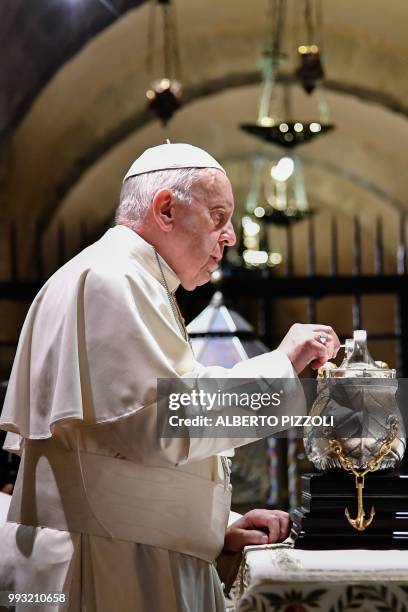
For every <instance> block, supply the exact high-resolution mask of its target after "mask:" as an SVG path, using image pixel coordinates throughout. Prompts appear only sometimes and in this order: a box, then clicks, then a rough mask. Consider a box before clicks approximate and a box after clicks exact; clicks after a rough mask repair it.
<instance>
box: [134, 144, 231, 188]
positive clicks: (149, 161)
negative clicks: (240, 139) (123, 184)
mask: <svg viewBox="0 0 408 612" xmlns="http://www.w3.org/2000/svg"><path fill="white" fill-rule="evenodd" d="M175 168H216V169H217V170H221V172H223V173H224V174H226V172H225V170H224V168H223V167H222V166H221V165H220V164H219V163H218V162H217V160H215V159H214V158H213V157H212V156H211V155H210V154H209V153H207V151H204V150H203V149H200V148H198V147H194V146H193V145H190V144H184V143H167V144H162V145H158V146H157V147H151V148H150V149H146V151H144V153H142V154H141V156H140V157H138V158H137V159H136V160H135V161H134V162H133V164H132V165H131V166H130V168H129V170H128V171H127V173H126V176H125V178H124V179H123V181H126V179H128V178H130V177H131V176H136V175H138V174H145V173H146V172H155V171H157V170H173V169H175Z"/></svg>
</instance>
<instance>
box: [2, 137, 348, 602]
mask: <svg viewBox="0 0 408 612" xmlns="http://www.w3.org/2000/svg"><path fill="white" fill-rule="evenodd" d="M233 210H234V200H233V194H232V190H231V184H230V182H229V180H228V178H227V176H226V173H225V171H224V169H223V168H222V167H221V166H220V164H219V163H218V162H217V161H216V160H215V159H214V158H213V157H211V156H210V155H209V154H208V153H207V152H205V151H203V150H201V149H199V148H197V147H194V146H191V145H188V144H165V145H159V146H156V147H153V148H151V149H148V150H146V151H145V152H144V153H143V154H142V155H141V156H140V157H139V158H138V159H136V161H135V162H134V163H133V164H132V166H131V167H130V169H129V171H128V173H127V174H126V176H125V179H124V182H123V187H122V191H121V195H120V203H119V206H118V209H117V212H116V222H115V225H114V227H113V228H111V229H109V230H108V231H107V232H106V233H105V234H104V235H103V236H102V238H101V239H100V240H98V241H97V242H96V243H94V244H92V245H91V246H89V247H88V248H86V249H85V250H83V251H82V252H81V253H79V254H78V255H77V256H76V257H74V258H73V259H72V260H70V261H69V262H68V263H66V264H65V265H64V266H63V267H62V268H60V269H59V270H58V271H57V272H56V273H55V274H54V275H53V276H52V277H51V278H50V279H49V280H48V281H47V282H46V284H45V285H44V286H43V288H42V289H41V291H40V292H39V293H38V295H37V296H36V298H35V299H34V302H33V304H32V305H31V307H30V310H29V312H28V314H27V317H26V320H25V322H24V326H23V329H22V332H21V336H20V340H19V344H18V348H17V352H16V357H15V361H14V365H13V369H12V373H11V376H10V382H9V386H8V392H7V396H6V400H5V403H4V408H3V412H2V415H1V421H0V425H1V427H2V428H3V429H5V430H6V431H7V432H8V434H7V437H6V442H5V448H6V449H7V450H9V451H10V452H14V453H17V454H19V455H21V463H20V469H19V473H18V478H17V482H16V485H15V488H14V492H13V496H12V500H11V505H10V510H9V513H8V520H7V522H6V523H5V524H4V525H3V526H2V527H1V528H0V541H1V552H0V590H9V591H17V592H20V593H32V592H35V593H51V594H55V593H63V594H64V596H65V597H66V598H67V599H68V607H67V606H65V603H66V602H65V603H61V600H59V601H60V603H59V604H57V607H55V605H54V606H53V607H48V605H47V604H44V606H43V607H42V608H41V609H42V610H48V609H50V610H56V609H58V605H60V606H61V610H62V609H65V610H71V611H79V610H87V612H94V611H95V612H96V611H97V612H114V611H116V610H123V611H128V610H129V611H130V610H134V611H135V612H179V611H180V612H221V611H222V610H224V598H223V592H222V588H221V583H220V580H219V578H218V574H217V570H216V567H215V560H216V558H217V557H218V556H219V555H220V553H223V554H224V557H225V556H228V555H233V553H235V552H239V551H240V550H241V549H242V548H243V546H244V545H246V544H262V543H267V542H269V543H272V542H277V541H281V540H282V539H284V538H285V537H286V535H287V533H288V526H289V517H288V515H287V514H286V513H284V512H280V511H266V510H253V511H251V512H249V513H248V514H247V515H245V516H244V517H242V518H240V519H239V520H238V521H236V522H235V523H233V524H232V525H230V526H229V527H227V525H228V517H229V509H230V498H231V492H230V489H231V487H230V485H229V461H228V459H227V458H226V456H225V452H226V451H227V449H229V448H231V447H237V446H240V445H242V444H245V443H247V442H249V440H246V439H242V438H239V439H234V438H229V439H227V440H226V439H221V438H219V439H217V438H214V439H211V438H206V439H197V438H191V439H190V438H172V439H170V438H159V437H158V436H157V435H156V428H155V423H156V417H157V403H156V384H157V379H158V378H180V377H188V378H197V379H199V378H208V377H221V378H229V377H230V378H248V377H252V378H258V377H262V378H278V377H282V378H290V377H296V376H297V374H298V373H299V372H301V371H302V370H303V368H304V367H305V366H306V365H307V364H309V363H311V364H312V367H315V368H318V367H320V366H321V365H323V364H324V363H325V362H326V361H328V360H329V359H331V358H332V357H334V356H335V355H336V353H337V350H338V348H339V340H338V338H337V336H336V334H335V332H334V331H333V330H332V328H331V327H329V326H325V325H317V324H316V325H300V324H295V325H293V326H292V327H291V329H290V330H289V332H288V334H287V335H286V336H285V338H284V339H283V341H282V342H281V344H280V345H279V347H278V348H277V349H276V350H275V351H272V352H270V353H266V354H264V355H260V356H258V357H254V358H252V359H249V360H248V361H246V362H245V363H240V364H237V365H235V366H234V367H233V368H231V369H224V368H221V367H203V366H202V365H200V364H199V363H198V362H197V361H196V360H195V358H194V355H193V353H192V350H191V347H190V345H189V342H188V337H187V333H186V330H185V327H184V323H183V320H182V318H181V316H180V313H179V310H178V307H177V303H176V299H175V296H174V292H175V291H176V289H177V287H178V286H179V285H180V284H181V285H182V286H183V287H184V288H185V289H187V290H189V291H190V290H193V289H194V288H195V287H197V286H198V285H202V284H204V283H206V282H208V281H209V279H210V276H211V274H212V272H213V271H214V270H215V269H216V267H217V266H218V265H219V262H220V260H221V258H222V256H223V251H224V248H225V247H226V246H232V245H233V244H234V243H235V234H234V229H233V226H232V223H231V218H232V214H233ZM271 410H272V409H271ZM55 601H56V600H55V599H54V602H55ZM63 605H64V606H65V607H63ZM16 609H18V606H17V608H16Z"/></svg>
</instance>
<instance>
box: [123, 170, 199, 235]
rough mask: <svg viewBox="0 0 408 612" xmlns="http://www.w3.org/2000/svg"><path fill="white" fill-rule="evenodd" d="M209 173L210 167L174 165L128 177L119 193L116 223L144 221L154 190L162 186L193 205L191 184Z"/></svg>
mask: <svg viewBox="0 0 408 612" xmlns="http://www.w3.org/2000/svg"><path fill="white" fill-rule="evenodd" d="M206 172H208V168H175V169H174V170H156V171H155V172H145V173H144V174H138V175H136V176H131V177H129V178H128V179H126V181H125V182H124V183H123V186H122V190H121V192H120V200H119V206H118V208H117V209H116V213H115V223H116V224H122V225H129V224H135V223H140V222H142V221H143V220H144V218H145V217H146V214H147V211H148V209H149V206H150V204H151V201H152V200H153V198H154V195H155V193H157V192H158V191H159V190H160V189H165V188H168V189H171V190H172V192H173V193H174V195H175V196H176V198H177V199H179V200H182V201H183V202H187V203H188V204H190V203H191V201H192V195H191V187H192V185H193V184H194V183H195V182H196V181H197V180H198V179H199V178H201V176H203V174H205V173H206Z"/></svg>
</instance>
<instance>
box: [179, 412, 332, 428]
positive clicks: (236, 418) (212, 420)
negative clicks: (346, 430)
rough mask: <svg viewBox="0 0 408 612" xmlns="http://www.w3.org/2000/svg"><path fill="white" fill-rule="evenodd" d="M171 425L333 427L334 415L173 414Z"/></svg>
mask: <svg viewBox="0 0 408 612" xmlns="http://www.w3.org/2000/svg"><path fill="white" fill-rule="evenodd" d="M169 425H170V426H171V427H266V426H267V427H286V428H289V427H308V426H309V427H310V426H312V427H333V426H334V417H333V415H330V416H329V415H324V416H321V415H310V414H309V415H303V416H300V415H298V416H293V415H291V416H288V415H281V416H277V415H272V414H270V415H265V414H243V415H238V414H228V415H226V414H220V415H218V416H215V415H212V416H209V415H202V414H200V415H196V416H194V417H182V416H179V415H178V414H172V415H171V416H170V417H169Z"/></svg>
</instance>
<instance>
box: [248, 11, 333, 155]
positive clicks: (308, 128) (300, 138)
mask: <svg viewBox="0 0 408 612" xmlns="http://www.w3.org/2000/svg"><path fill="white" fill-rule="evenodd" d="M317 2H318V0H305V29H306V34H305V36H306V39H307V41H308V44H307V45H305V44H300V45H298V49H297V52H298V53H299V55H300V58H301V65H300V67H299V68H298V70H297V71H296V77H297V78H298V79H299V80H300V81H301V83H302V86H303V88H304V89H305V91H307V92H308V93H312V92H313V91H314V89H315V88H316V87H317V85H318V84H319V85H320V84H321V82H322V79H323V77H324V71H323V67H322V63H321V57H320V50H319V46H318V45H317V44H316V43H313V42H310V43H309V41H313V40H317V38H318V37H319V36H320V32H321V7H320V3H318V5H317ZM287 5H288V0H275V1H273V0H271V4H270V6H271V9H270V27H269V41H268V43H267V49H266V50H265V52H264V54H263V59H262V84H261V93H260V98H259V106H258V118H257V121H256V123H243V124H242V125H241V126H240V127H241V129H242V130H243V131H244V132H246V133H248V134H251V135H253V136H255V137H257V138H259V139H261V140H263V141H266V142H270V143H273V144H276V145H279V146H280V147H283V148H285V149H292V148H295V147H297V146H299V145H301V144H304V143H306V142H309V141H310V140H313V139H314V138H316V137H317V136H321V135H323V134H325V133H327V132H329V131H330V130H332V129H333V127H334V126H333V124H331V123H330V122H329V119H328V117H329V113H328V106H327V103H326V101H325V99H324V98H323V95H322V92H319V93H320V95H319V99H318V101H317V110H318V113H319V117H318V118H317V119H316V120H314V121H305V120H303V119H301V118H296V117H293V113H292V109H291V90H290V84H288V83H287V78H286V84H285V91H284V101H283V105H282V107H280V104H279V101H278V96H277V89H278V80H279V78H280V77H281V74H280V69H281V68H282V65H283V64H284V63H285V62H287V60H289V58H290V55H291V54H290V53H288V54H285V53H284V52H283V50H282V45H283V42H282V41H284V40H287V39H288V37H287V36H286V12H287ZM294 6H296V7H297V6H298V5H297V4H296V5H294ZM317 7H318V8H317Z"/></svg>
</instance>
